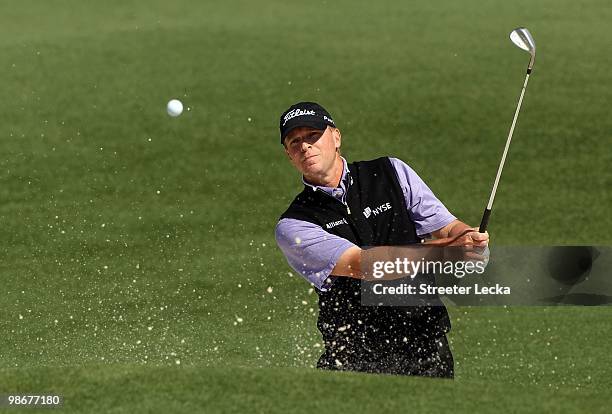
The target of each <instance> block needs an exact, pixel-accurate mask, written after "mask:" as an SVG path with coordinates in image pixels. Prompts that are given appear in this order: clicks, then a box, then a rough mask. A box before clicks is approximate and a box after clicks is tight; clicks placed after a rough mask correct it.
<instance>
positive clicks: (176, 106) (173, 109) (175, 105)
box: [166, 99, 183, 117]
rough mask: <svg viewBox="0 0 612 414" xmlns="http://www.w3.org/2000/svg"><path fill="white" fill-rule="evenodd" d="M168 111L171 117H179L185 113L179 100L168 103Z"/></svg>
mask: <svg viewBox="0 0 612 414" xmlns="http://www.w3.org/2000/svg"><path fill="white" fill-rule="evenodd" d="M166 110H167V111H168V115H170V116H173V117H174V116H179V115H180V114H181V113H183V104H182V102H181V101H179V100H178V99H172V100H171V101H170V102H168V105H167V106H166Z"/></svg>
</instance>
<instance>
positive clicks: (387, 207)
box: [363, 203, 392, 218]
mask: <svg viewBox="0 0 612 414" xmlns="http://www.w3.org/2000/svg"><path fill="white" fill-rule="evenodd" d="M391 208H392V206H391V203H385V204H381V205H380V206H378V207H376V208H375V209H371V208H370V207H366V208H364V209H363V215H364V216H365V218H370V216H371V215H372V214H374V216H377V215H379V214H380V213H382V212H383V211H387V210H391Z"/></svg>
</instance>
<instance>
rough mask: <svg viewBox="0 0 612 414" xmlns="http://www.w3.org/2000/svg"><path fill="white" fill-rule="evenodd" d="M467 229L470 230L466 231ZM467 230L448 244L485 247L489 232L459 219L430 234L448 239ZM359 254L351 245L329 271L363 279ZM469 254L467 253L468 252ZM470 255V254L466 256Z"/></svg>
mask: <svg viewBox="0 0 612 414" xmlns="http://www.w3.org/2000/svg"><path fill="white" fill-rule="evenodd" d="M468 230H472V231H470V232H467V231H468ZM464 232H467V233H466V234H464V235H463V236H461V237H459V238H457V239H456V240H453V241H452V243H450V244H448V245H449V246H475V247H486V246H487V245H488V243H489V234H488V233H479V232H478V229H475V228H473V227H470V226H468V225H467V224H465V223H463V222H462V221H459V220H454V221H452V222H451V223H449V224H447V225H446V226H444V227H442V228H440V229H438V230H436V231H434V232H432V233H431V234H432V235H433V236H434V237H435V238H436V239H448V240H449V241H450V240H452V239H453V238H455V237H457V236H458V235H461V234H462V233H464ZM361 254H362V249H361V248H359V247H357V246H353V247H349V248H348V249H346V250H345V251H344V253H342V255H341V256H340V258H339V259H338V261H337V262H336V265H335V266H334V268H333V269H332V271H331V274H332V275H334V276H344V277H351V278H355V279H364V278H365V276H364V274H363V273H362V272H361ZM468 254H469V253H468ZM415 255H416V256H415V258H414V260H415V261H418V260H419V259H420V256H419V255H418V253H417V252H416V251H415ZM472 255H473V258H475V259H477V260H482V258H480V255H478V254H475V255H474V254H472ZM468 257H470V256H468Z"/></svg>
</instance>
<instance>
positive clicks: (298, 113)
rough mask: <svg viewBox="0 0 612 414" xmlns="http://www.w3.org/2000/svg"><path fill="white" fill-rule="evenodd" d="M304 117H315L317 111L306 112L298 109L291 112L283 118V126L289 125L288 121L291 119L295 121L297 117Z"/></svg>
mask: <svg viewBox="0 0 612 414" xmlns="http://www.w3.org/2000/svg"><path fill="white" fill-rule="evenodd" d="M302 115H315V111H306V110H303V109H299V108H296V109H294V110H292V111H290V112H287V114H286V115H285V117H284V118H283V121H284V122H283V126H285V125H286V124H287V121H289V120H290V119H293V118H295V117H296V116H302Z"/></svg>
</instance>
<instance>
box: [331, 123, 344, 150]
mask: <svg viewBox="0 0 612 414" xmlns="http://www.w3.org/2000/svg"><path fill="white" fill-rule="evenodd" d="M332 134H333V135H334V143H335V145H336V149H338V148H340V145H342V134H341V133H340V130H339V129H338V128H334V129H332Z"/></svg>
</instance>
